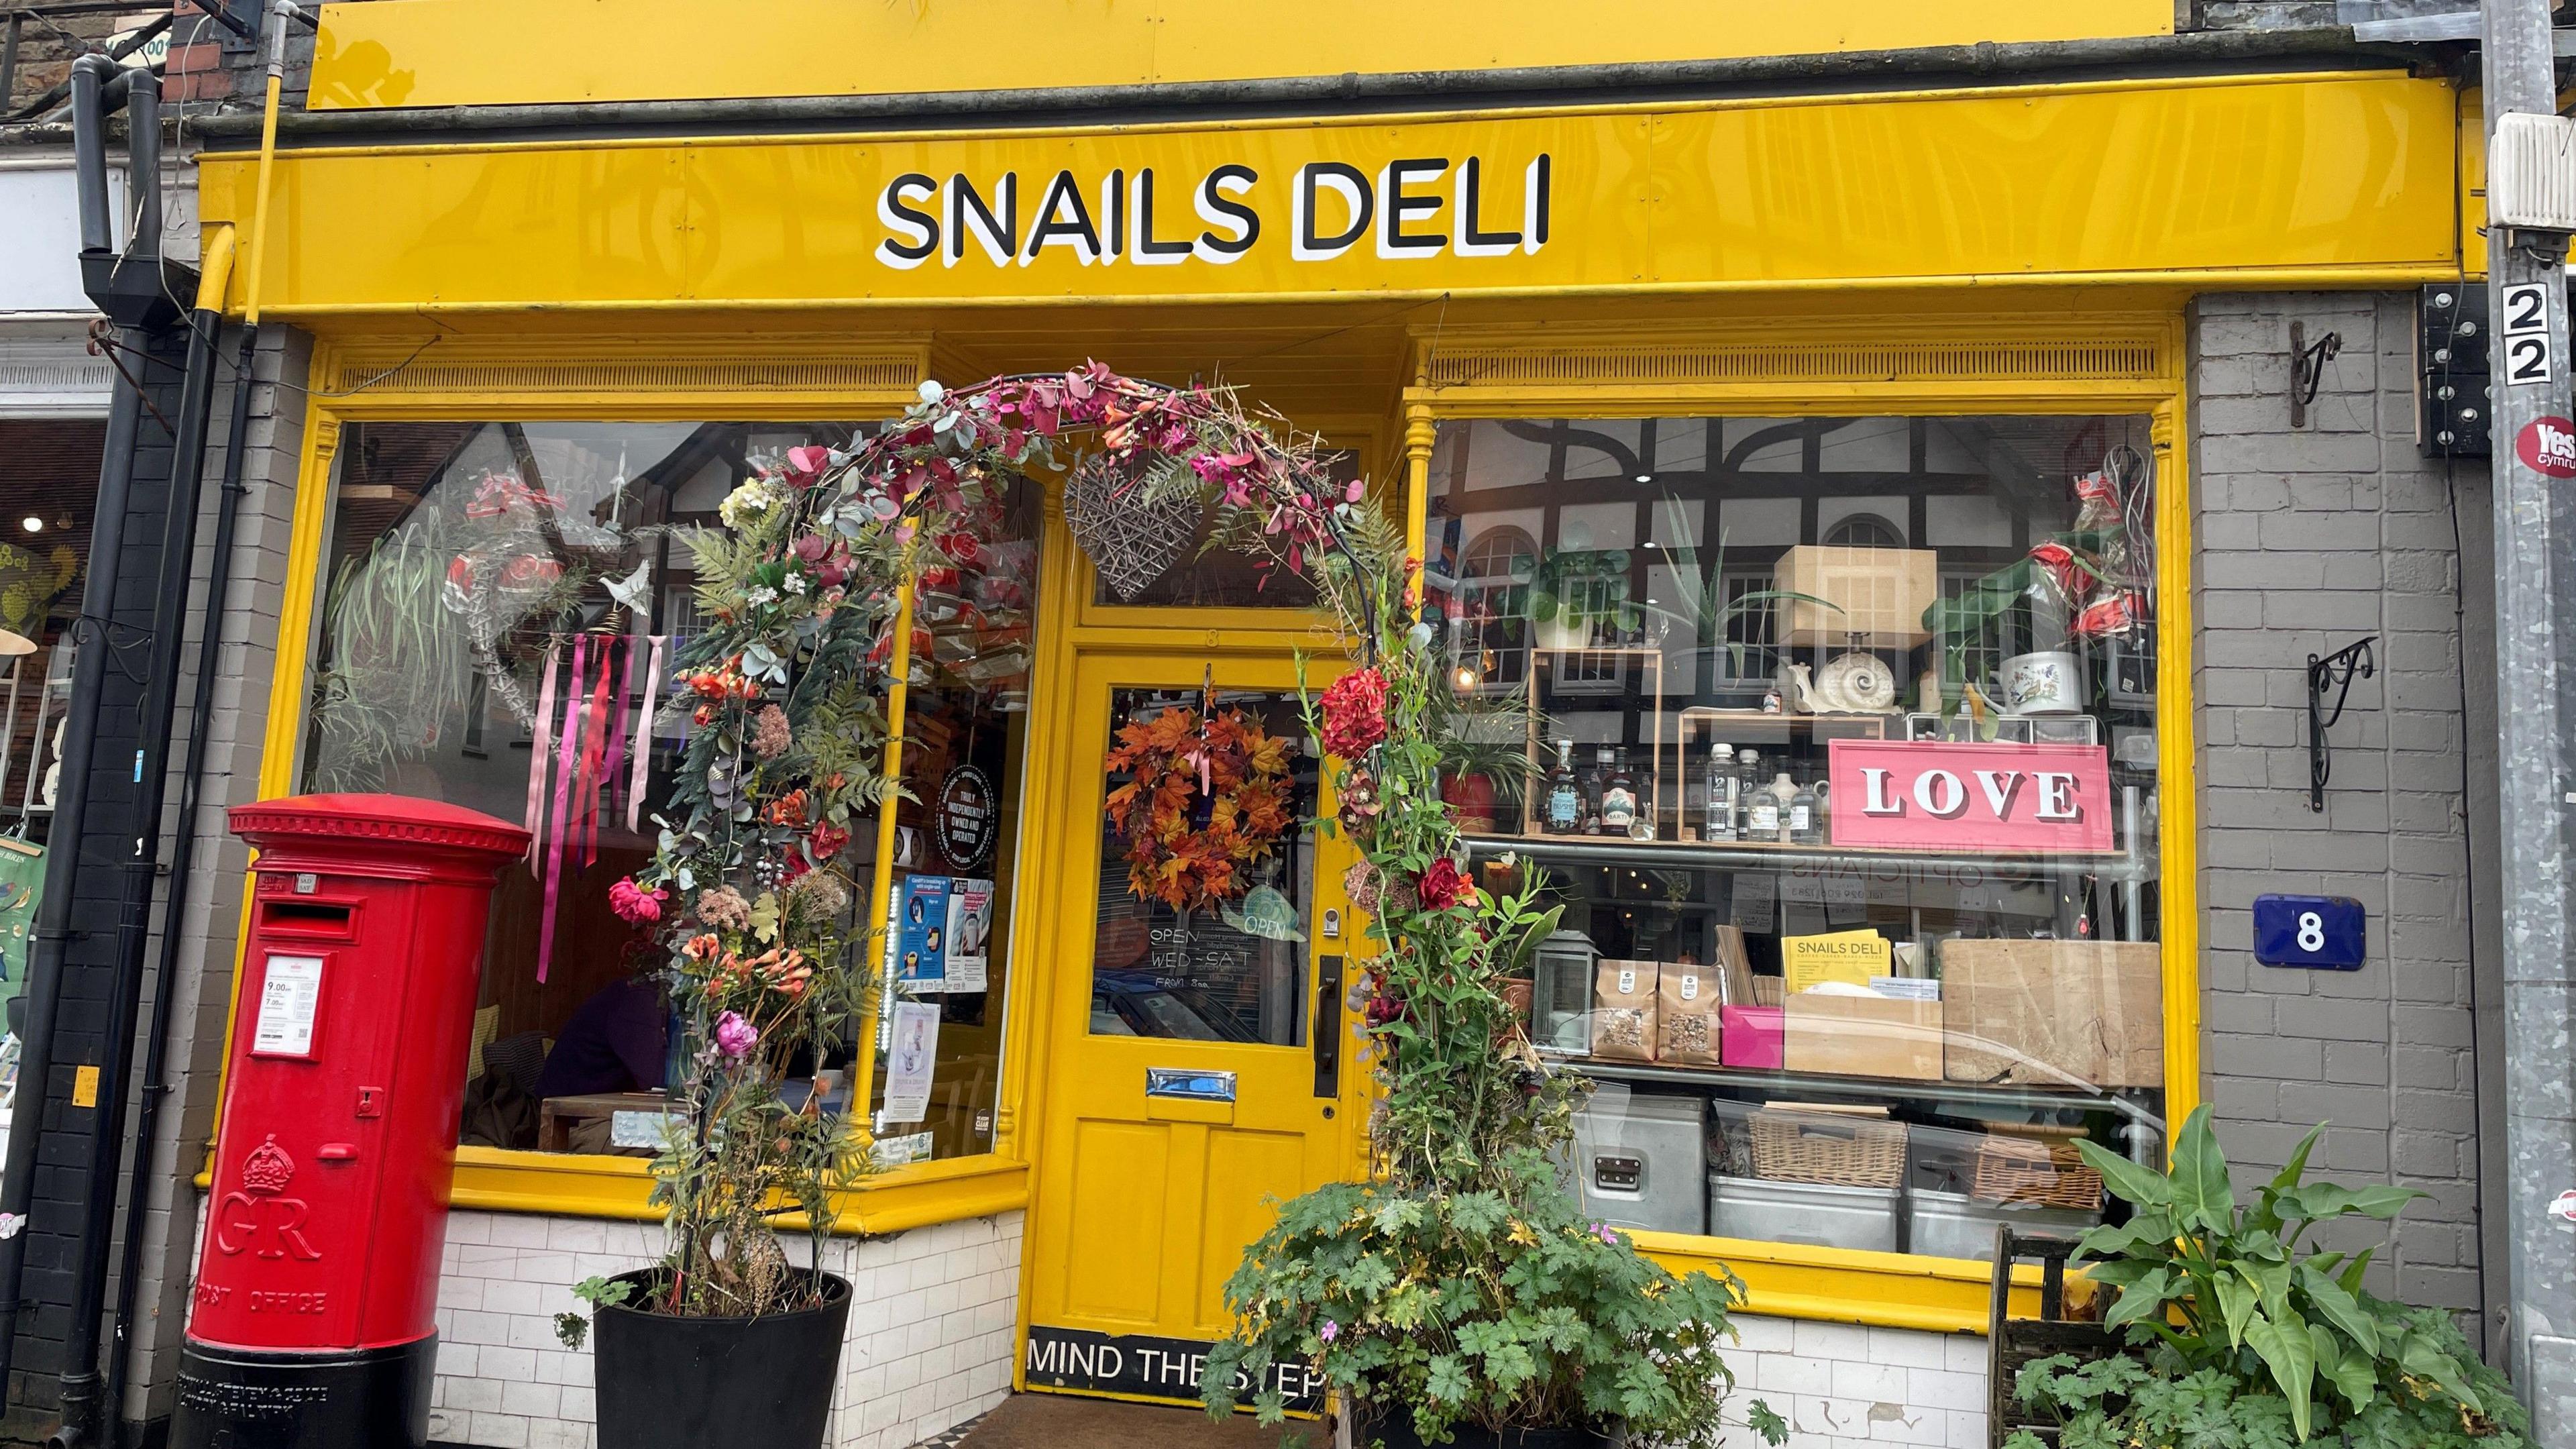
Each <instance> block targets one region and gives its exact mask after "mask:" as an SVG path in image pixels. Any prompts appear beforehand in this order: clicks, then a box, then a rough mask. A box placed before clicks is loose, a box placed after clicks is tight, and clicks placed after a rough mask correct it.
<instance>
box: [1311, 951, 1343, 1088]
mask: <svg viewBox="0 0 2576 1449" xmlns="http://www.w3.org/2000/svg"><path fill="white" fill-rule="evenodd" d="M1308 1035H1309V1036H1311V1037H1312V1038H1313V1044H1314V1048H1315V1095H1316V1096H1318V1097H1339V1096H1340V1095H1341V1094H1342V958H1341V957H1339V956H1318V957H1316V958H1315V1028H1314V1030H1313V1031H1312V1032H1310V1033H1308Z"/></svg>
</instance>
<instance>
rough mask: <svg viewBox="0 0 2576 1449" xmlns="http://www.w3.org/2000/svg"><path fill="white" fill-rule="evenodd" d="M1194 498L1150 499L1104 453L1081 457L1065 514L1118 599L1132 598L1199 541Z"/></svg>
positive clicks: (1127, 472)
mask: <svg viewBox="0 0 2576 1449" xmlns="http://www.w3.org/2000/svg"><path fill="white" fill-rule="evenodd" d="M1202 511H1203V510H1202V508H1201V505H1200V502H1199V500H1198V499H1196V498H1193V497H1190V496H1189V495H1187V494H1181V495H1177V496H1174V497H1171V498H1167V499H1164V500H1163V501H1162V502H1159V503H1154V502H1148V501H1146V498H1145V486H1144V483H1143V481H1142V480H1141V479H1139V478H1137V477H1136V475H1135V474H1134V473H1133V472H1131V471H1130V470H1129V468H1127V467H1126V466H1123V465H1122V464H1121V463H1120V461H1119V460H1117V459H1114V458H1111V457H1109V456H1107V455H1105V454H1098V455H1094V456H1092V457H1090V458H1086V459H1084V460H1083V462H1082V464H1081V465H1080V466H1079V467H1077V468H1075V469H1074V470H1073V478H1072V480H1071V481H1070V482H1068V483H1066V484H1065V489H1064V518H1065V523H1066V525H1067V526H1068V527H1070V528H1071V529H1072V530H1073V541H1074V542H1075V543H1077V544H1079V545H1081V546H1082V551H1083V553H1084V554H1086V555H1088V556H1089V557H1090V559H1091V564H1092V567H1093V568H1096V569H1098V570H1099V571H1100V577H1101V579H1102V580H1103V581H1104V582H1106V583H1107V584H1108V585H1109V589H1110V592H1112V593H1114V594H1116V595H1117V596H1118V600H1119V602H1120V603H1126V602H1129V601H1131V600H1133V599H1134V598H1135V597H1136V596H1137V595H1138V594H1140V593H1143V592H1144V591H1145V590H1146V588H1147V587H1149V586H1150V585H1152V584H1153V582H1154V581H1155V580H1156V579H1159V578H1161V577H1162V576H1163V575H1164V574H1166V573H1169V572H1170V571H1171V567H1172V565H1173V564H1174V563H1175V562H1177V561H1178V560H1179V559H1180V557H1181V553H1182V551H1183V550H1184V549H1187V548H1188V547H1189V546H1190V545H1191V544H1193V543H1195V542H1196V541H1197V540H1198V532H1199V516H1200V514H1201V512H1202Z"/></svg>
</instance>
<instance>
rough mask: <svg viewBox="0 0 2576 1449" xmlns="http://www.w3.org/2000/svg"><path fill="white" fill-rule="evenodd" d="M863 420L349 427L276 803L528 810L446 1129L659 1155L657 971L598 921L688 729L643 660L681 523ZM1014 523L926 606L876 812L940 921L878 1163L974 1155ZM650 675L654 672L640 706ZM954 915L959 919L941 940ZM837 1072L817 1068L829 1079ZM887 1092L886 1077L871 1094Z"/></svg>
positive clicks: (674, 1038) (1016, 588)
mask: <svg viewBox="0 0 2576 1449" xmlns="http://www.w3.org/2000/svg"><path fill="white" fill-rule="evenodd" d="M866 431H867V430H866V428H864V427H862V426H856V425H850V424H829V423H823V424H768V423H755V424H729V423H584V422H550V423H533V422H532V423H471V422H459V423H444V422H440V423H366V424H353V425H350V426H349V427H348V428H347V429H346V430H345V431H344V433H343V437H342V446H341V449H340V476H339V479H338V483H337V487H336V490H335V492H334V494H333V498H332V514H331V520H330V523H329V526H328V535H327V540H326V551H325V556H324V559H323V562H322V574H321V578H320V581H319V582H320V588H321V595H320V601H319V606H318V608H317V610H316V614H317V618H316V623H315V633H314V638H313V641H312V655H311V658H312V663H311V665H310V667H309V671H308V681H307V706H306V710H307V713H306V727H305V731H304V737H303V740H302V745H301V751H300V756H299V760H298V766H297V781H298V787H299V788H300V789H303V790H314V791H319V790H370V791H375V790H381V791H389V792H392V793H396V794H403V795H413V796H420V797H424V798H429V799H436V800H441V801H445V802H448V803H451V804H457V805H464V806H468V807H470V808H473V809H477V810H482V811H485V812H487V813H489V814H493V815H497V816H500V817H501V818H503V819H508V820H528V819H532V818H533V819H534V821H535V823H536V825H537V828H538V832H539V845H538V849H537V851H536V852H535V853H534V856H535V858H534V859H532V860H531V861H530V862H528V863H526V864H524V865H519V866H513V867H512V868H511V869H509V870H507V871H505V872H503V873H502V876H501V880H500V885H499V889H498V890H497V892H496V893H495V896H494V899H493V905H492V913H491V926H490V934H489V936H488V937H487V939H486V943H485V949H484V954H483V963H482V974H481V982H480V987H479V990H480V995H479V996H478V998H477V1010H476V1013H475V1029H474V1039H473V1040H474V1045H473V1048H472V1052H471V1057H470V1060H469V1062H468V1063H467V1067H466V1070H467V1097H466V1102H467V1107H466V1114H465V1120H464V1122H463V1123H462V1127H461V1131H462V1136H461V1140H462V1141H463V1142H465V1143H466V1144H469V1145H481V1146H490V1147H504V1148H515V1149H538V1150H548V1151H565V1152H587V1153H613V1154H620V1155H627V1156H636V1157H649V1156H652V1155H653V1154H654V1153H655V1152H656V1151H657V1149H658V1146H659V1141H660V1133H661V1130H662V1126H663V1117H662V1112H661V1092H662V1089H663V1086H664V1083H665V1082H667V1081H669V1080H671V1079H672V1077H673V1075H674V1073H673V1071H672V1063H673V1060H674V1056H675V1054H676V1053H677V1052H678V1051H680V1050H681V1049H682V1047H681V1046H680V1041H681V1038H682V1035H683V1033H682V1032H681V1031H680V1029H679V1027H680V1018H679V1017H678V1015H677V1014H676V1013H675V1011H674V1010H673V1008H672V1006H671V1004H670V1003H669V1002H668V1001H667V1000H666V998H665V995H664V992H663V989H662V986H661V983H660V981H659V978H658V971H659V968H660V964H661V958H662V948H661V947H660V945H659V944H658V943H657V942H655V941H654V940H653V939H652V938H651V936H650V934H649V933H648V932H645V931H639V930H637V929H635V928H632V927H629V926H627V925H626V924H624V923H623V922H621V921H620V920H619V919H618V918H617V917H616V915H615V914H614V913H613V912H612V911H611V910H610V909H609V905H608V888H609V885H610V884H611V883H612V882H614V881H616V880H618V879H620V878H622V877H624V876H626V875H628V874H629V873H631V872H633V871H634V870H635V869H637V868H638V867H640V866H642V865H643V864H644V863H645V862H646V861H648V860H649V859H650V858H651V855H652V853H653V849H654V844H655V839H656V831H657V828H658V827H657V825H656V823H655V816H656V815H657V814H660V813H663V812H664V811H665V810H666V802H667V800H668V798H669V792H670V786H671V779H670V772H671V770H672V768H673V766H674V764H675V762H676V760H677V758H678V755H679V752H680V750H681V748H682V746H683V744H684V743H685V732H686V728H687V718H688V717H687V714H686V712H685V711H684V710H681V709H678V708H675V707H673V700H672V694H671V691H670V688H669V680H668V673H669V668H670V663H671V661H672V660H673V659H675V658H676V656H677V653H678V650H679V649H680V647H681V646H682V645H683V644H684V643H685V642H686V639H687V637H688V636H689V634H690V633H691V632H692V631H693V630H694V629H695V628H696V627H697V615H696V612H695V601H694V596H693V589H694V585H695V579H694V577H693V573H692V569H691V562H690V560H691V554H690V550H689V547H688V543H687V539H686V533H687V531H688V530H689V529H691V528H693V527H715V526H718V525H719V519H718V506H719V505H720V504H721V503H722V501H723V500H724V498H725V497H726V496H727V495H728V494H729V493H731V492H732V491H733V490H734V488H735V487H736V486H738V485H739V484H740V483H742V482H743V481H744V480H745V479H747V478H749V477H750V476H752V474H753V472H754V470H756V469H758V468H760V467H762V466H763V465H764V464H765V463H766V462H768V461H771V460H774V459H775V458H777V457H778V456H779V455H780V454H782V453H783V452H784V451H785V450H786V449H787V448H789V447H793V446H797V445H801V444H807V443H828V444H837V445H846V444H848V443H850V442H852V441H854V440H856V439H858V438H860V437H862V436H863V435H864V434H865V432H866ZM1036 527H1037V514H1036V509H1035V505H1034V499H1033V496H1031V490H1030V489H1029V487H1028V485H1026V484H1022V485H1020V486H1019V488H1018V490H1017V492H1016V493H1015V494H1014V495H1013V497H1012V499H1011V500H1010V501H1009V503H1008V504H1007V506H1006V508H1005V521H1004V523H1003V525H1002V527H1001V528H1000V530H999V532H998V537H997V540H996V542H995V543H994V544H993V545H992V546H990V547H989V548H987V549H986V550H985V551H984V553H983V556H982V557H981V558H980V559H978V560H976V561H974V562H973V563H972V564H971V565H970V566H968V567H966V568H964V569H962V570H961V571H960V574H959V577H958V578H957V579H956V580H954V581H953V582H951V583H947V584H944V585H942V586H940V587H938V588H932V589H926V590H925V592H924V594H923V598H922V603H921V624H922V628H923V629H924V630H926V631H927V632H928V634H929V636H930V650H929V658H928V659H927V661H926V662H925V664H924V668H925V670H926V671H927V672H926V674H925V675H923V676H922V677H921V680H922V682H921V683H920V684H918V685H917V686H916V688H915V689H914V691H913V693H912V706H911V724H910V734H911V736H912V738H913V740H914V741H915V745H914V747H913V749H912V750H911V751H910V756H909V758H908V760H907V762H906V764H907V768H906V783H907V785H908V786H909V787H910V791H911V794H912V795H913V796H914V797H915V798H914V800H912V801H909V802H906V803H905V805H904V806H903V807H902V811H901V813H900V814H899V815H898V817H897V825H898V830H897V842H898V844H897V850H898V857H897V861H896V865H897V868H898V874H897V877H896V890H895V894H894V899H895V901H896V902H897V903H898V908H900V906H901V905H902V904H905V903H910V904H914V905H916V906H917V907H918V908H919V909H921V910H922V911H923V912H924V913H927V911H928V910H929V909H930V908H931V902H932V899H933V898H934V896H935V897H936V899H937V901H938V903H939V908H940V909H941V910H942V912H943V915H942V918H941V923H940V939H939V942H938V950H937V951H936V952H935V953H925V952H924V951H923V950H922V948H921V943H919V942H918V941H916V943H915V946H914V950H915V960H914V961H913V976H912V979H911V980H910V981H909V982H907V983H906V984H905V986H904V988H903V989H902V991H901V993H900V999H902V1000H906V1001H916V1002H929V1003H931V1004H933V1005H934V1007H935V1013H936V1014H935V1020H920V1021H917V1022H915V1024H914V1029H913V1034H912V1035H911V1036H910V1037H908V1038H907V1039H906V1040H905V1041H904V1043H903V1046H904V1047H905V1048H906V1049H907V1050H908V1051H909V1052H910V1055H909V1056H908V1057H907V1058H906V1065H907V1068H908V1072H909V1074H908V1075H907V1077H906V1078H905V1080H904V1083H903V1090H904V1095H902V1096H900V1097H899V1098H898V1100H897V1101H896V1103H895V1106H894V1108H893V1110H892V1111H890V1112H884V1113H881V1114H880V1117H879V1126H880V1130H881V1133H883V1134H884V1135H886V1136H888V1137H889V1138H890V1139H891V1140H890V1141H889V1142H887V1144H886V1146H887V1148H888V1149H889V1151H890V1153H891V1154H892V1155H893V1156H895V1157H898V1158H900V1159H902V1160H916V1159H920V1158H927V1157H933V1156H938V1157H949V1156H957V1155H962V1154H967V1153H974V1152H983V1151H989V1150H990V1148H991V1143H992V1132H993V1115H994V1110H993V1109H994V1104H995V1100H996V1094H997V1091H998V1081H999V1067H1000V1054H1001V1009H1000V1003H1001V1001H1002V999H1003V998H1002V995H1001V992H1002V987H1003V982H1004V978H1005V973H1006V970H1007V966H1008V962H1007V959H1006V944H1005V943H1006V941H1007V937H1008V930H1007V927H1008V922H1009V919H1010V914H1009V913H1010V905H1011V893H1010V890H1009V887H1008V879H1009V872H1008V870H1007V869H1006V868H1005V867H1006V865H1007V862H1008V861H1009V860H1010V859H1011V858H1012V852H1013V849H1014V846H1015V841H1016V831H1017V826H1018V813H1017V812H1018V792H1019V784H1020V760H1021V757H1022V753H1021V752H1022V749H1023V745H1024V732H1023V730H1022V723H1023V721H1024V719H1025V716H1024V714H1023V712H1022V711H1024V709H1025V706H1026V700H1027V674H1028V658H1029V623H1030V617H1031V616H1030V610H1031V607H1032V600H1033V597H1034V590H1035V567H1036V547H1037V546H1036V542H1035V539H1036ZM656 641H659V645H658V652H657V647H656ZM657 659H658V660H659V661H660V663H661V665H662V668H661V671H660V673H661V675H662V679H661V683H660V684H659V685H658V686H655V687H652V688H649V689H648V685H647V681H648V679H650V678H652V677H653V676H654V675H655V672H656V671H655V668H654V666H655V663H656V660H657ZM648 701H649V704H650V708H649V711H648ZM541 755H542V758H541ZM532 776H533V777H534V778H533V779H532ZM856 836H857V840H856V843H855V848H854V851H853V857H854V858H853V862H852V865H851V872H852V876H853V879H854V881H855V882H856V883H857V884H858V885H859V887H860V889H859V890H858V891H857V892H855V893H854V894H855V895H856V896H858V897H860V898H861V899H860V900H859V902H858V903H855V904H854V905H853V906H852V909H853V910H863V909H865V905H864V896H865V894H866V886H867V885H868V883H869V879H870V872H871V869H872V861H873V851H874V843H875V831H874V830H873V828H871V827H870V826H866V825H863V826H862V827H861V828H860V829H859V830H858V831H857V832H856ZM934 882H935V883H936V884H937V886H938V887H940V889H938V890H936V891H934V890H933V883H934ZM950 909H955V910H958V911H961V912H962V913H963V918H962V922H961V925H962V929H954V930H952V929H951V928H949V927H948V925H947V917H946V915H945V914H944V912H946V911H948V910H950ZM925 955H927V956H928V957H929V959H928V960H927V961H925V960H924V959H923V958H924V957H925ZM932 968H936V969H932ZM889 1025H892V1022H891V1020H890V1021H889ZM885 1044H887V1045H890V1044H891V1043H890V1042H889V1043H885ZM848 1065H849V1063H847V1062H844V1061H833V1060H827V1061H822V1062H817V1063H815V1064H814V1066H815V1067H816V1068H817V1069H819V1070H820V1072H821V1074H822V1075H823V1076H824V1078H825V1079H826V1080H827V1081H828V1080H831V1079H833V1077H834V1075H835V1074H834V1073H833V1071H832V1069H833V1068H835V1067H846V1066H848ZM838 1076H839V1080H843V1081H846V1080H847V1079H848V1075H847V1073H846V1072H843V1073H840V1074H838ZM888 1079H889V1068H888V1065H887V1064H886V1062H885V1061H884V1060H881V1061H880V1063H879V1065H878V1069H877V1078H876V1080H877V1081H878V1082H879V1083H880V1085H881V1086H883V1085H884V1084H886V1083H887V1082H888ZM915 1098H918V1099H919V1101H918V1103H917V1104H916V1102H915V1100H914V1099H915Z"/></svg>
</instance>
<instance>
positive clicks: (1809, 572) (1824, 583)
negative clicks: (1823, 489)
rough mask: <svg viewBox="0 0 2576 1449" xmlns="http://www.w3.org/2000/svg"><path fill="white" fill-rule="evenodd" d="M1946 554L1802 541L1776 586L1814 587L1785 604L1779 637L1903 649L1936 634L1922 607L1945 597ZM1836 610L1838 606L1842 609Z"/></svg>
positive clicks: (1783, 564)
mask: <svg viewBox="0 0 2576 1449" xmlns="http://www.w3.org/2000/svg"><path fill="white" fill-rule="evenodd" d="M1940 564H1941V556H1940V555H1939V554H1938V553H1935V552H1934V551H1932V550H1931V549H1928V548H1841V547H1826V546H1823V545H1819V544H1804V543H1802V544H1799V545H1797V546H1796V547H1794V548H1791V549H1790V550H1789V551H1788V552H1787V553H1784V554H1782V555H1780V561H1779V562H1778V563H1776V564H1774V565H1772V568H1771V586H1772V587H1773V588H1775V589H1781V590H1784V591H1786V592H1789V593H1796V594H1809V595H1812V596H1814V597H1816V598H1819V599H1823V600H1826V601H1827V602H1829V603H1831V604H1833V605H1835V606H1836V608H1835V609H1828V608H1825V607H1823V606H1822V605H1819V604H1810V603H1807V602H1804V601H1803V600H1795V599H1791V600H1783V601H1781V603H1780V606H1779V607H1780V611H1781V612H1780V629H1779V632H1778V635H1777V638H1776V639H1775V641H1774V642H1776V643H1780V644H1786V645H1791V646H1796V647H1804V646H1808V645H1815V644H1827V645H1834V644H1853V645H1860V646H1864V647H1867V648H1872V649H1904V648H1911V647H1913V646H1914V645H1917V644H1920V643H1922V642H1923V641H1924V640H1926V639H1929V638H1931V637H1932V635H1931V632H1930V631H1929V630H1927V629H1925V628H1924V627H1923V611H1924V610H1926V609H1929V608H1931V607H1932V604H1933V601H1934V600H1936V599H1938V598H1940V596H1941V568H1940ZM1837 609H1838V610H1839V612H1837Z"/></svg>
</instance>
